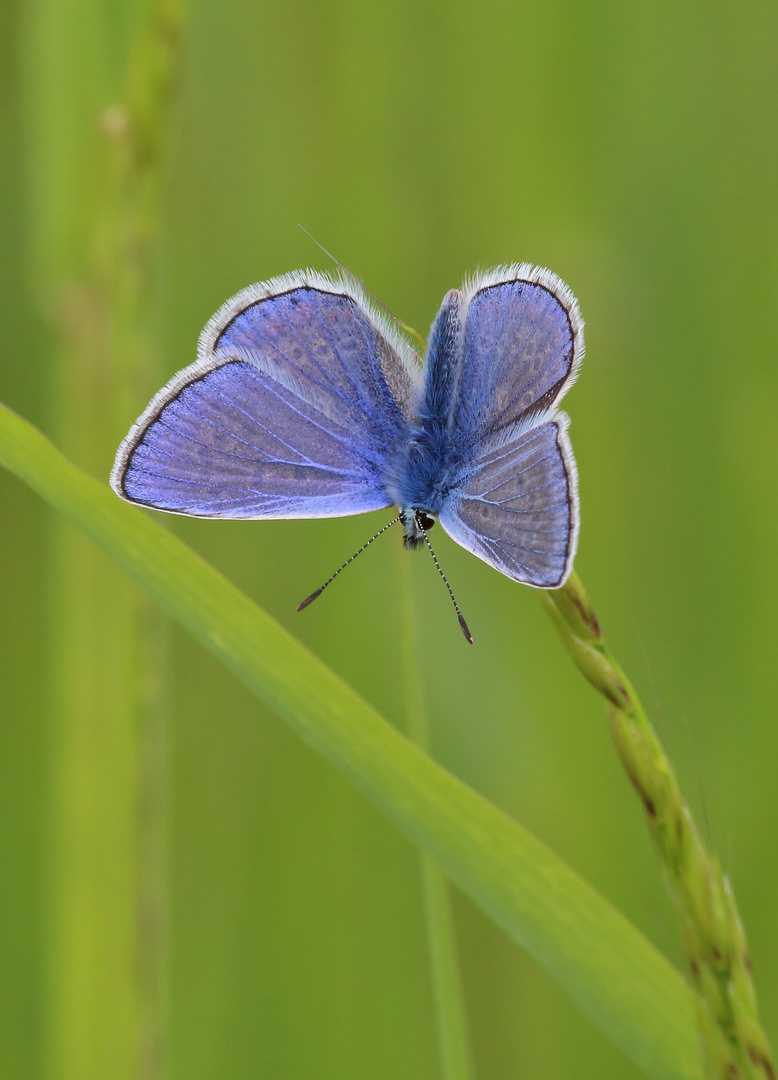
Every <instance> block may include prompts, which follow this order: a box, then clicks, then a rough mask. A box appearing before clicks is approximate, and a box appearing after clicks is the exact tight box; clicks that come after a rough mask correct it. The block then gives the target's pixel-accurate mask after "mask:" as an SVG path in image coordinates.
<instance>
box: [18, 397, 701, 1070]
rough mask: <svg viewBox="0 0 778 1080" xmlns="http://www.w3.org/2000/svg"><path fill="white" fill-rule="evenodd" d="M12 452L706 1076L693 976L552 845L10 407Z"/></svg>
mask: <svg viewBox="0 0 778 1080" xmlns="http://www.w3.org/2000/svg"><path fill="white" fill-rule="evenodd" d="M0 464H2V465H4V466H5V467H7V468H8V469H10V470H11V471H12V472H14V473H15V474H16V475H17V476H18V477H20V479H22V480H24V481H25V482H26V483H27V484H29V486H30V487H31V488H32V489H33V490H34V491H37V492H38V494H39V495H41V496H42V497H43V498H44V499H45V500H46V501H47V502H48V503H49V504H50V505H51V506H52V507H54V508H55V509H56V510H57V511H58V512H59V513H61V514H63V515H64V516H65V517H66V518H67V519H68V520H69V521H71V522H73V523H74V524H75V525H77V526H78V528H80V529H81V530H83V532H84V533H85V534H86V535H87V536H89V537H90V538H91V539H92V540H93V541H94V542H95V543H96V544H97V545H98V546H99V547H100V548H101V549H102V550H103V551H104V552H106V554H108V555H109V556H110V557H111V558H112V559H113V560H114V561H115V562H116V563H117V564H118V565H119V566H120V567H121V568H122V569H123V570H125V572H126V573H127V574H128V575H129V576H130V577H131V578H133V579H134V580H135V581H137V582H138V583H139V584H140V585H141V586H142V587H143V588H144V589H146V591H147V592H148V593H149V594H150V595H151V596H152V597H153V598H154V599H155V600H157V602H158V603H159V604H160V606H161V607H162V608H163V609H164V610H165V611H167V612H168V613H169V614H170V615H172V616H173V617H174V618H176V619H178V621H179V622H180V623H181V624H182V625H183V626H185V627H186V628H187V629H188V630H190V632H191V633H192V634H193V635H194V637H195V638H196V639H197V640H198V641H200V642H201V643H202V644H203V645H204V646H205V647H206V648H207V649H209V650H210V651H211V652H212V653H213V654H214V655H215V656H217V657H218V658H219V659H221V660H222V661H223V662H224V663H225V664H226V665H227V667H228V668H229V669H230V670H231V671H233V672H234V673H235V674H236V675H237V676H238V678H240V679H241V680H242V681H243V682H244V683H245V684H246V686H247V687H248V688H249V689H250V690H252V691H253V692H254V693H256V694H257V695H258V696H259V697H260V698H261V699H262V700H263V701H265V702H266V703H267V704H268V705H269V706H270V707H271V708H272V709H275V711H276V712H277V713H278V714H279V715H280V716H281V717H282V718H283V719H285V720H286V721H287V722H288V723H289V725H290V726H291V727H292V728H293V730H294V731H296V732H297V733H298V734H299V735H300V737H301V738H303V739H304V740H305V741H306V742H307V743H308V744H309V745H310V746H312V747H313V748H314V749H316V750H318V751H319V752H320V753H321V754H322V755H323V756H324V757H326V758H327V760H329V761H330V762H332V763H333V764H334V765H336V766H337V767H338V768H339V769H340V770H341V771H342V772H343V773H344V774H345V775H346V776H348V777H350V778H351V779H352V780H353V781H354V782H355V783H356V784H358V785H359V787H360V788H361V789H362V790H363V791H364V792H365V794H366V795H367V796H368V798H370V799H371V800H372V801H373V802H374V803H375V805H376V806H377V807H378V808H379V809H381V810H382V811H383V812H384V813H385V814H386V815H387V816H388V817H389V818H390V819H391V820H392V821H394V823H395V824H396V825H397V826H398V828H400V829H401V830H402V831H403V832H404V833H405V834H406V835H407V836H408V837H410V838H411V839H412V840H413V841H414V842H415V843H417V844H418V845H419V846H420V847H423V848H424V850H425V851H427V852H429V854H431V855H432V856H433V858H434V859H435V860H436V861H437V862H438V863H439V864H440V865H441V866H442V867H443V869H444V870H445V871H446V873H447V874H448V875H449V876H450V877H451V878H452V880H453V881H455V882H456V883H457V884H458V885H459V887H460V888H461V889H462V890H463V891H464V892H466V893H467V894H468V895H469V896H470V897H472V899H473V900H474V901H475V902H476V903H477V904H479V905H480V906H481V907H482V908H483V909H484V911H486V912H487V913H488V914H489V915H491V916H492V918H493V919H494V920H495V921H496V922H497V923H498V925H500V926H502V927H503V929H504V930H505V931H506V932H507V933H508V934H509V935H510V936H511V937H512V938H513V939H514V940H515V941H516V942H518V943H519V944H520V945H522V946H523V947H524V948H526V949H527V950H528V951H529V952H530V953H531V954H532V955H533V956H534V957H535V958H536V959H537V960H538V962H539V963H541V964H542V965H543V966H544V967H546V968H547V969H548V971H549V972H550V973H551V974H552V975H554V976H555V978H557V979H558V980H559V982H560V983H561V984H562V985H563V986H564V987H565V989H566V990H567V992H568V993H569V994H570V995H571V997H572V998H573V999H574V1001H576V1003H577V1004H578V1006H579V1007H580V1008H581V1010H582V1011H583V1012H584V1013H585V1014H586V1015H587V1016H589V1017H590V1019H591V1020H592V1021H593V1023H595V1024H596V1025H597V1026H598V1027H599V1028H600V1029H601V1030H602V1031H603V1032H604V1033H605V1034H606V1035H607V1036H608V1037H609V1038H610V1039H612V1040H613V1042H614V1043H616V1045H617V1046H620V1047H621V1048H622V1050H623V1051H624V1052H625V1053H626V1054H627V1055H628V1056H629V1057H630V1058H632V1060H633V1061H635V1062H636V1063H637V1064H638V1065H639V1066H640V1067H641V1068H642V1069H643V1070H644V1071H645V1072H646V1074H647V1075H648V1076H650V1077H655V1078H656V1080H701V1075H702V1074H701V1063H700V1053H699V1046H698V1038H697V1033H696V1030H695V1021H694V1009H693V1004H692V998H691V993H690V989H689V986H688V984H687V982H686V981H685V979H684V978H683V977H682V976H681V975H680V974H679V973H678V972H677V971H676V970H675V968H674V967H673V966H672V965H671V964H670V963H669V962H668V960H667V959H666V958H665V957H664V956H662V955H661V953H660V952H659V951H658V950H657V949H656V948H655V947H654V946H653V945H651V944H650V943H649V942H648V941H647V940H646V939H645V938H644V937H643V935H642V934H640V932H639V931H637V930H636V929H635V928H634V927H633V926H631V925H630V923H629V922H628V921H627V920H626V919H625V918H624V917H623V916H622V915H620V914H619V912H617V911H616V910H615V909H614V908H613V907H612V906H611V905H610V904H609V903H608V902H607V901H606V900H604V899H603V898H602V897H601V896H600V895H599V894H598V893H597V892H596V891H595V890H594V889H592V888H591V886H589V885H587V884H586V883H585V882H584V881H583V880H582V879H581V878H580V877H579V876H578V875H577V874H575V873H574V872H573V871H572V870H571V869H570V868H569V867H568V866H566V865H565V864H564V863H563V862H562V860H561V859H559V858H558V857H557V856H555V855H554V854H553V853H552V852H551V851H549V849H548V848H547V847H546V846H545V845H544V844H542V843H540V841H538V840H536V839H535V838H534V837H533V836H532V835H531V834H530V833H528V832H527V831H526V830H525V829H523V828H522V827H521V826H520V825H518V824H517V823H516V822H514V821H512V820H511V819H510V818H509V817H508V816H507V815H506V814H504V813H503V812H502V811H501V810H499V809H498V808H497V807H495V806H493V805H492V804H491V803H489V802H488V801H487V800H486V799H484V798H483V797H482V796H480V795H478V794H477V793H476V792H475V791H473V790H472V789H471V788H469V787H468V786H467V785H466V784H464V783H463V782H462V781H460V780H458V779H457V778H456V777H454V776H452V775H451V774H450V773H448V772H447V771H446V770H445V769H443V768H442V766H440V765H438V764H437V763H436V762H434V761H433V760H432V759H431V758H429V757H428V756H427V755H426V754H424V753H423V751H421V750H420V749H419V748H418V747H417V746H414V745H413V744H412V743H411V742H410V741H409V740H408V739H406V738H405V737H404V736H403V735H401V734H400V733H399V732H398V731H397V730H395V729H394V728H393V727H392V726H391V725H390V724H388V723H387V722H386V721H385V720H383V719H382V717H380V716H379V715H378V713H376V712H375V710H374V709H372V708H371V707H370V706H369V705H367V704H366V702H364V701H363V700H362V699H361V698H360V697H359V696H358V695H357V694H356V693H355V692H354V691H353V690H352V689H351V688H350V687H348V686H347V685H346V684H345V683H344V682H343V681H342V680H341V679H339V678H338V677H337V676H336V675H334V674H333V672H331V671H329V670H328V669H327V668H326V667H325V666H324V665H323V664H322V663H321V662H320V661H319V660H317V659H316V658H315V657H314V656H313V655H312V654H311V653H309V652H308V650H307V649H305V648H304V647H303V646H302V645H301V644H300V643H299V642H297V641H296V640H295V639H294V638H293V637H292V636H291V635H290V634H289V633H287V632H286V631H285V630H283V629H282V628H281V627H280V626H278V625H277V624H276V623H275V622H274V621H273V620H272V619H271V618H270V617H269V616H268V615H266V614H265V612H263V611H262V610H261V609H260V608H258V607H257V606H256V604H253V603H252V602H251V601H250V600H249V599H248V598H247V597H245V596H243V595H242V594H241V593H240V592H239V591H238V590H237V589H236V588H235V587H234V586H232V585H230V584H229V582H227V581H226V580H225V579H224V578H223V577H222V576H221V575H220V574H218V573H217V572H216V571H215V570H213V569H212V568H211V567H209V566H208V565H207V563H205V562H204V561H203V560H202V559H201V558H199V556H197V555H196V554H195V553H194V552H192V551H191V550H190V549H189V548H187V547H186V545H185V544H182V543H181V542H180V541H179V540H178V539H177V538H176V537H175V536H173V535H172V534H171V533H169V532H167V530H165V529H164V528H162V526H160V525H159V524H157V522H155V521H153V520H152V519H151V518H150V516H149V515H148V514H145V513H144V512H143V511H141V510H139V509H138V508H137V507H133V506H130V505H129V504H127V503H123V502H121V501H120V500H119V499H117V498H116V497H115V496H114V494H113V492H111V491H110V490H109V488H108V486H107V485H106V484H100V483H98V482H97V481H96V480H93V479H92V478H91V477H89V476H87V475H86V474H85V473H83V472H82V471H81V470H79V469H78V468H76V467H75V466H74V465H72V464H71V463H70V462H69V461H68V460H67V459H66V458H65V457H64V456H63V455H62V454H61V453H60V452H59V451H58V450H56V449H55V447H54V446H53V445H52V444H51V443H50V442H49V441H48V440H47V439H46V438H45V437H44V436H43V435H42V434H41V433H40V432H39V431H37V430H36V429H35V428H34V427H33V426H32V425H31V424H28V423H27V422H26V421H24V420H22V418H21V417H19V416H17V415H16V414H15V413H13V412H11V411H10V410H9V409H6V408H4V407H2V406H0Z"/></svg>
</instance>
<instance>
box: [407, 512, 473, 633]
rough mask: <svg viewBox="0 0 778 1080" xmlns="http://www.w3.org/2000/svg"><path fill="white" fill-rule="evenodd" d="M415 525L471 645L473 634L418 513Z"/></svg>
mask: <svg viewBox="0 0 778 1080" xmlns="http://www.w3.org/2000/svg"><path fill="white" fill-rule="evenodd" d="M416 525H417V526H418V528H419V529H420V531H421V534H422V536H423V537H424V543H425V544H426V545H427V547H428V548H429V549H430V555H431V556H432V561H433V562H434V563H435V566H436V567H437V568H438V573H439V574H440V576H441V577H442V578H443V584H444V585H445V586H446V588H447V589H448V595H449V596H450V597H451V603H452V604H453V605H454V610H455V611H456V613H457V618H458V619H459V625H460V627H461V628H462V633H463V634H464V635H465V637H466V638H467V640H468V641H469V642H470V644H471V645H472V644H473V636H472V634H471V633H470V630H469V628H468V625H467V623H466V622H465V617H464V615H463V614H462V612H461V611H460V610H459V604H458V603H457V601H456V597H455V596H454V592H453V589H452V588H451V586H450V585H449V583H448V578H447V577H446V575H445V574H444V573H443V571H442V570H441V568H440V563H439V562H438V557H437V555H436V554H435V552H434V551H433V550H432V544H431V543H430V538H429V537H428V536H427V530H426V529H425V528H424V526H423V525H422V523H421V521H420V519H419V515H418V514H417V515H416Z"/></svg>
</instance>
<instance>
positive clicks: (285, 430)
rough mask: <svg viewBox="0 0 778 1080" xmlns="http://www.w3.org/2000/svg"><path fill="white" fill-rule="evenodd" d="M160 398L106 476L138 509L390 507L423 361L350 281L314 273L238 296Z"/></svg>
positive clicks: (237, 511) (243, 512) (229, 513)
mask: <svg viewBox="0 0 778 1080" xmlns="http://www.w3.org/2000/svg"><path fill="white" fill-rule="evenodd" d="M198 352H199V358H198V360H197V361H196V363H194V364H192V365H191V366H190V367H189V368H186V369H185V370H184V371H182V372H179V374H178V375H177V376H176V377H175V378H174V379H173V380H172V381H171V382H170V383H169V384H168V385H167V386H166V387H165V388H164V389H163V390H161V391H160V393H159V394H157V396H156V397H155V398H154V400H153V401H152V402H151V404H150V405H149V407H148V409H147V410H146V411H145V413H144V414H143V415H142V416H141V417H140V419H139V420H138V422H137V423H136V424H135V426H134V427H133V429H132V430H131V432H130V434H129V435H128V437H127V439H125V441H124V443H123V444H122V447H121V448H120V451H119V454H118V455H117V461H116V465H115V467H114V472H113V474H112V484H113V486H114V489H115V490H116V491H117V493H118V494H120V495H122V496H123V497H124V498H126V499H129V500H130V501H132V502H138V503H141V504H143V505H146V506H153V507H156V508H158V509H163V510H169V511H172V512H175V513H183V514H189V515H194V516H200V517H224V518H257V517H332V516H342V515H348V514H357V513H362V512H364V511H367V510H374V509H378V508H380V507H385V506H388V505H389V503H390V500H389V498H388V497H387V495H386V493H385V491H384V485H383V470H384V467H385V462H386V460H387V459H388V458H390V457H391V456H392V455H393V454H395V453H396V452H397V450H398V447H401V446H402V445H403V443H404V442H405V441H407V421H408V417H409V415H410V411H411V408H412V400H413V396H414V393H415V377H416V376H415V372H414V363H415V362H416V361H415V354H413V352H412V350H411V349H410V347H409V346H408V345H407V344H406V343H405V342H404V341H403V340H402V339H401V338H400V337H399V336H398V335H397V334H396V333H395V332H394V331H393V329H392V328H391V326H390V325H389V324H388V323H387V321H386V320H385V319H382V318H381V316H380V315H378V314H376V313H375V312H374V311H372V310H371V307H370V305H369V303H368V302H367V301H366V300H365V299H364V297H363V296H362V295H361V293H360V291H359V290H357V289H356V288H355V286H354V285H353V284H351V283H350V282H342V281H330V280H329V279H328V278H325V277H323V276H322V275H318V274H315V273H313V272H310V271H307V272H303V273H298V274H294V275H288V276H287V277H285V278H281V279H275V280H274V281H271V282H268V283H266V284H264V285H257V286H252V287H251V288H249V289H244V290H243V291H242V292H241V293H239V294H238V295H237V296H236V297H234V298H233V299H232V300H230V301H228V303H227V304H225V305H224V307H223V308H222V309H221V310H220V311H219V312H217V314H216V315H215V316H214V317H213V319H211V321H210V322H209V323H208V325H207V326H206V328H205V330H204V331H203V334H202V336H201V339H200V347H199V350H198Z"/></svg>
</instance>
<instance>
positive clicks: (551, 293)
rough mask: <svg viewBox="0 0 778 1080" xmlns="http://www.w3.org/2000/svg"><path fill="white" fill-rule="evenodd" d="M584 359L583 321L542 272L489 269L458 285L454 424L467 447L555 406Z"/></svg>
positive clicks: (560, 287) (563, 289)
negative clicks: (460, 320) (460, 309)
mask: <svg viewBox="0 0 778 1080" xmlns="http://www.w3.org/2000/svg"><path fill="white" fill-rule="evenodd" d="M582 356H583V322H582V320H581V316H580V314H579V312H578V305H577V303H576V301H575V298H574V297H573V295H572V293H571V292H570V290H569V289H568V288H567V286H566V285H565V284H564V283H563V282H562V281H561V280H560V279H559V278H558V277H557V276H556V275H555V274H552V273H550V271H548V270H539V269H537V268H534V267H531V266H528V265H521V266H511V267H505V268H498V269H497V270H492V271H490V272H489V273H487V274H483V275H481V276H479V277H476V278H474V279H473V280H472V281H471V282H470V283H469V284H468V285H466V286H465V289H464V327H463V343H462V351H461V354H460V357H459V360H458V364H459V367H460V375H459V381H458V386H457V395H456V399H455V401H454V403H453V412H452V426H453V427H454V429H455V432H456V438H457V439H458V440H459V441H460V442H461V443H462V444H463V445H465V446H473V445H475V444H476V443H477V442H478V441H479V440H480V439H483V438H486V437H489V436H490V435H491V434H492V433H493V432H495V431H499V430H502V429H504V428H506V427H508V426H509V425H510V424H514V423H516V422H517V421H519V420H521V419H522V418H524V421H525V423H526V422H527V420H528V419H530V418H534V419H535V420H539V418H540V417H541V416H542V415H543V414H544V413H546V412H548V411H550V410H551V409H553V407H554V405H555V404H556V403H557V402H558V401H559V400H560V399H561V397H562V396H563V394H564V393H565V392H566V391H567V389H568V388H569V387H570V385H571V384H572V382H573V380H574V378H575V375H576V372H577V369H578V366H579V364H580V362H581V358H582Z"/></svg>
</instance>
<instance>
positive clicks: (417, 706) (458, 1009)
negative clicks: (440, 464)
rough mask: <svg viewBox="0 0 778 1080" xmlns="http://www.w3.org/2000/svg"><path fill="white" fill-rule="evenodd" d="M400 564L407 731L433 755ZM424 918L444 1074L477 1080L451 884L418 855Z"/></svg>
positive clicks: (406, 570)
mask: <svg viewBox="0 0 778 1080" xmlns="http://www.w3.org/2000/svg"><path fill="white" fill-rule="evenodd" d="M402 555H403V556H405V557H403V558H401V559H400V562H401V569H400V572H401V574H402V581H403V590H402V592H403V635H402V654H403V674H404V684H405V717H406V723H405V726H406V731H407V733H408V735H409V737H410V738H411V739H412V741H413V742H414V743H415V744H416V745H417V746H418V747H420V748H421V749H422V750H424V751H427V752H428V751H429V724H428V721H427V699H426V693H425V689H424V680H423V678H422V672H421V658H420V649H419V634H418V626H417V621H416V606H415V604H414V598H413V594H414V590H413V583H412V578H411V575H412V573H413V565H412V560H411V559H409V558H407V553H406V552H402ZM419 864H420V869H421V883H422V892H423V896H424V915H425V921H426V927H427V947H428V949H429V960H430V979H431V983H432V994H433V1001H434V1008H435V1022H436V1028H437V1037H438V1048H439V1052H440V1075H441V1078H442V1080H473V1078H474V1076H475V1073H474V1071H473V1065H472V1057H471V1052H470V1039H469V1036H468V1026H467V1013H466V1010H465V1002H464V997H463V994H462V981H461V978H460V974H459V960H458V955H457V945H456V931H455V928H454V917H453V912H452V910H451V896H450V894H449V887H448V882H447V881H446V877H445V875H444V873H443V871H442V870H441V869H440V867H439V866H438V864H437V863H436V862H435V861H434V859H432V858H431V857H430V856H429V855H428V854H427V853H426V851H424V850H420V852H419Z"/></svg>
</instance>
